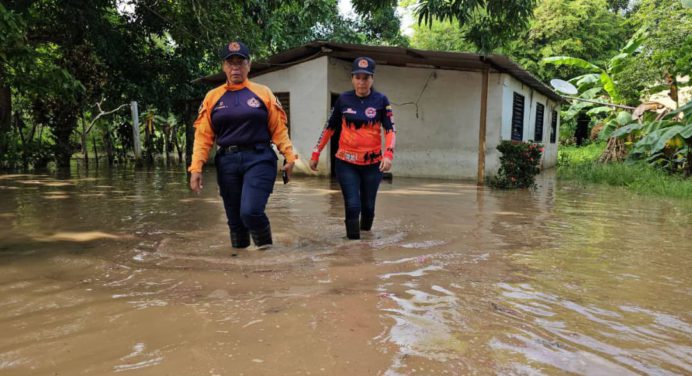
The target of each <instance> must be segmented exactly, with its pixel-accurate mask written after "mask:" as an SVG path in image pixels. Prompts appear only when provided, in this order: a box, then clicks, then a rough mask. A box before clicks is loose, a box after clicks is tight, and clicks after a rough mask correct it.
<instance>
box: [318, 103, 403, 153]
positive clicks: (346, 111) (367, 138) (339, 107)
mask: <svg viewBox="0 0 692 376" xmlns="http://www.w3.org/2000/svg"><path fill="white" fill-rule="evenodd" d="M339 129H341V136H340V137H339V150H337V152H336V157H337V158H339V159H341V160H342V161H346V162H349V163H353V164H357V165H369V164H373V163H377V162H379V161H380V160H382V157H383V156H384V157H385V158H388V159H390V160H391V159H393V158H394V144H395V142H396V136H395V134H396V130H395V129H394V117H393V115H392V106H391V105H390V103H389V99H387V97H386V96H385V95H384V94H382V93H379V92H377V91H375V90H372V91H371V92H370V95H368V96H367V97H363V98H361V97H358V96H357V95H356V93H355V90H351V91H347V92H344V93H343V94H341V95H340V96H339V99H337V100H336V102H335V103H334V108H333V109H332V113H331V115H330V116H329V120H328V121H327V125H326V126H325V127H324V130H323V131H322V135H321V136H320V138H319V140H318V141H317V145H316V146H315V149H314V150H313V152H312V159H313V160H318V159H319V157H320V153H321V152H322V149H324V146H325V145H327V142H329V140H330V138H331V137H332V135H333V134H334V132H336V131H337V130H339ZM382 129H384V138H385V152H384V155H383V153H382Z"/></svg>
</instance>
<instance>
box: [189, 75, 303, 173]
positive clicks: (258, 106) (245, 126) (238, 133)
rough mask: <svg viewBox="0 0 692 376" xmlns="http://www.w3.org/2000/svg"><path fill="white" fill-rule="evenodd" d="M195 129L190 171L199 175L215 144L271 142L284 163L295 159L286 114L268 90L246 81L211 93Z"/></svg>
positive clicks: (201, 108) (222, 87) (225, 86)
mask: <svg viewBox="0 0 692 376" xmlns="http://www.w3.org/2000/svg"><path fill="white" fill-rule="evenodd" d="M194 126H195V142H194V146H193V148H192V163H191V164H190V167H189V168H188V171H190V172H202V166H203V165H204V163H205V162H206V161H207V158H208V157H209V150H211V147H212V145H213V144H214V141H216V144H217V145H218V146H220V147H225V146H229V145H253V144H260V143H267V144H268V143H269V141H271V142H273V143H274V144H275V145H276V148H277V149H279V151H280V152H281V154H283V155H284V157H285V158H286V162H288V163H290V162H293V161H295V160H296V159H297V158H298V156H297V155H295V154H294V153H293V145H292V144H291V140H289V138H288V129H287V128H286V113H285V112H284V110H283V108H281V103H279V101H278V100H277V99H276V97H275V96H274V94H273V93H272V92H271V90H270V89H269V88H268V87H266V86H264V85H260V84H256V83H254V82H250V81H248V80H245V81H243V82H242V83H240V84H230V83H226V84H224V85H221V86H219V87H217V88H214V89H212V90H210V91H209V92H208V93H207V95H206V97H205V98H204V101H202V105H201V106H200V107H199V114H198V116H197V120H195V123H194Z"/></svg>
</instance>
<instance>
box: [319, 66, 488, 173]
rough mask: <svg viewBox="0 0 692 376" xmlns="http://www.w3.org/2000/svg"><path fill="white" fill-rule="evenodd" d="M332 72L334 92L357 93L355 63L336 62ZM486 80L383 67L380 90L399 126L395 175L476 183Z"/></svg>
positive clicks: (379, 68)
mask: <svg viewBox="0 0 692 376" xmlns="http://www.w3.org/2000/svg"><path fill="white" fill-rule="evenodd" d="M329 67H330V71H329V90H330V91H331V92H333V93H340V92H343V91H345V90H351V89H352V86H351V83H350V69H351V66H350V63H348V62H343V61H340V60H337V59H331V60H330V64H329ZM481 78H482V77H481V74H480V73H477V72H460V71H451V70H439V69H428V68H411V67H393V66H383V65H380V66H377V68H376V73H375V89H376V90H378V91H380V92H382V93H384V94H385V95H386V96H387V97H388V98H389V100H390V102H391V103H392V109H393V111H394V119H395V122H396V129H397V142H396V151H395V154H394V164H393V168H392V173H393V174H394V175H395V176H410V177H434V178H448V179H475V178H476V176H477V171H478V170H477V168H478V127H479V121H480V93H481ZM426 84H427V86H426ZM416 104H417V106H416Z"/></svg>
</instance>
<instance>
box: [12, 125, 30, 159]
mask: <svg viewBox="0 0 692 376" xmlns="http://www.w3.org/2000/svg"><path fill="white" fill-rule="evenodd" d="M14 124H15V127H16V128H17V133H19V141H20V142H21V143H22V167H23V168H24V169H25V170H26V169H27V168H29V152H28V148H27V146H26V140H24V132H22V128H24V121H23V120H22V118H21V117H17V120H16V121H15V122H14Z"/></svg>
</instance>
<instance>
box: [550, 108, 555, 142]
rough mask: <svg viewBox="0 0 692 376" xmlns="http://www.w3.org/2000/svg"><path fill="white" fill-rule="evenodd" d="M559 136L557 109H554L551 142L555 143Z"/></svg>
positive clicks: (551, 123)
mask: <svg viewBox="0 0 692 376" xmlns="http://www.w3.org/2000/svg"><path fill="white" fill-rule="evenodd" d="M556 137H557V111H553V117H552V119H550V143H551V144H554V143H555V138H556Z"/></svg>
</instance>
